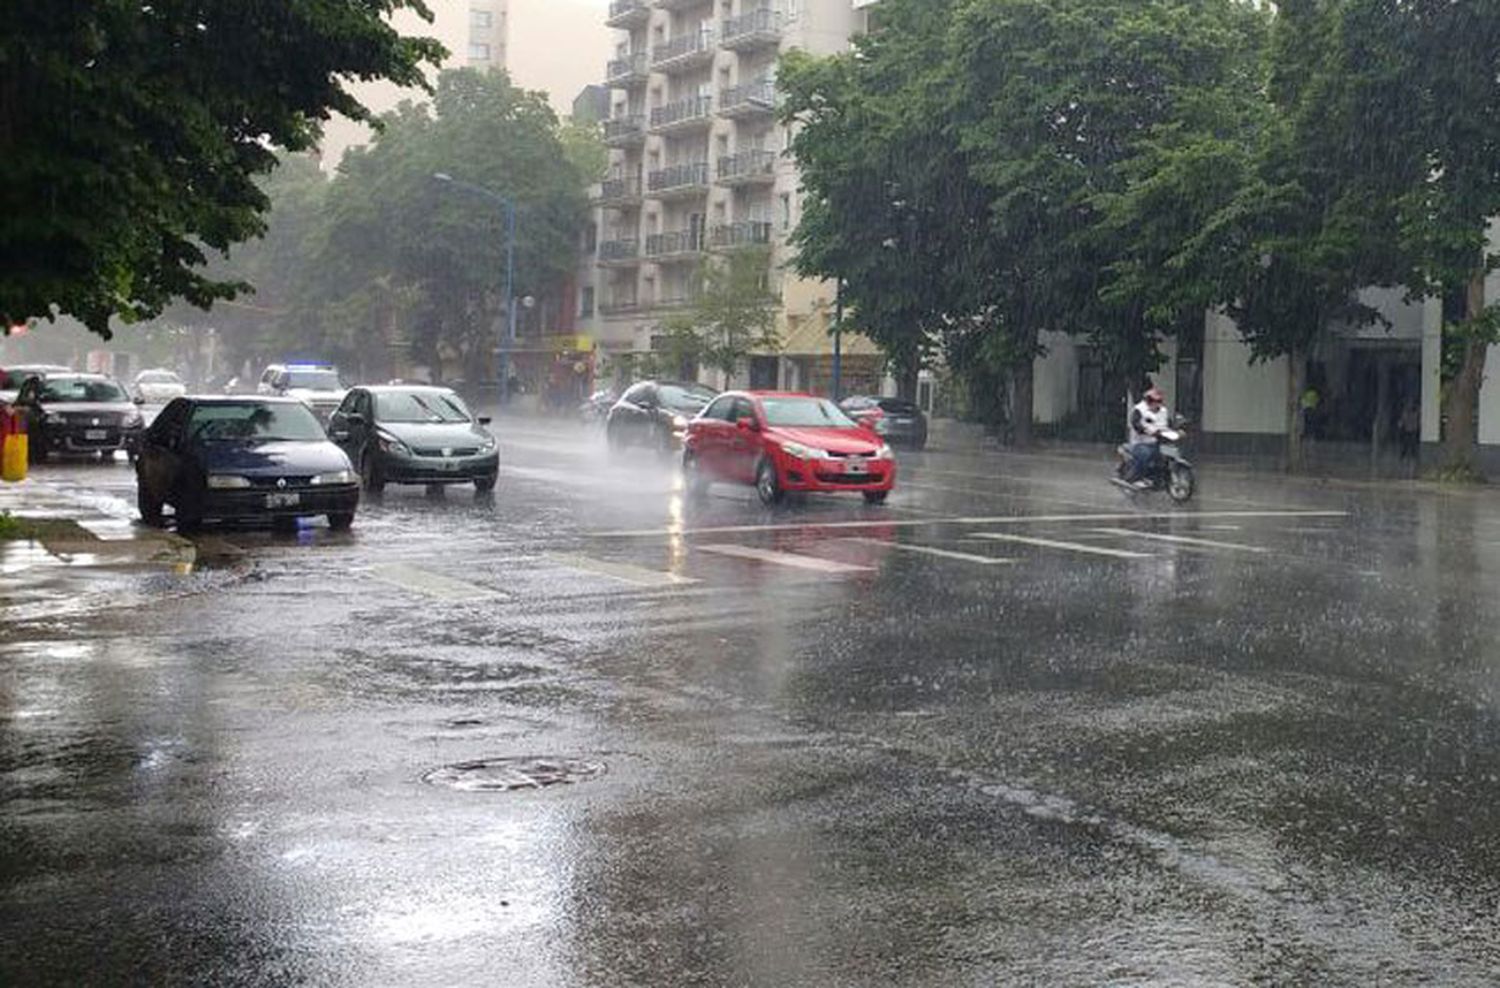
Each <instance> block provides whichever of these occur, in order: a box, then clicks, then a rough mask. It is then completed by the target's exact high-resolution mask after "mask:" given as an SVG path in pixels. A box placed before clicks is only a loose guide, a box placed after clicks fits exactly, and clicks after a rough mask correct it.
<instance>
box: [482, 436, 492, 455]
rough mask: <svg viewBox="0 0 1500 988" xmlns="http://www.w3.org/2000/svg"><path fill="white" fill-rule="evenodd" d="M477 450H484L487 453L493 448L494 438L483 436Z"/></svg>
mask: <svg viewBox="0 0 1500 988" xmlns="http://www.w3.org/2000/svg"><path fill="white" fill-rule="evenodd" d="M479 448H480V449H482V450H484V451H485V452H486V453H488V452H489V451H490V450H492V449H494V448H495V437H494V436H485V437H484V440H483V441H482V442H480V444H479Z"/></svg>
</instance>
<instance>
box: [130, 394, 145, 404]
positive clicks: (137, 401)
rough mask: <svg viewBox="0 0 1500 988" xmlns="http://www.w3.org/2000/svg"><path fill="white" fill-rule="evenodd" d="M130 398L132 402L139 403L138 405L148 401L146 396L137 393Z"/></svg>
mask: <svg viewBox="0 0 1500 988" xmlns="http://www.w3.org/2000/svg"><path fill="white" fill-rule="evenodd" d="M130 400H131V401H132V402H134V403H135V404H137V405H144V404H145V403H146V399H145V398H144V397H142V396H141V395H136V396H135V397H134V398H132V399H130Z"/></svg>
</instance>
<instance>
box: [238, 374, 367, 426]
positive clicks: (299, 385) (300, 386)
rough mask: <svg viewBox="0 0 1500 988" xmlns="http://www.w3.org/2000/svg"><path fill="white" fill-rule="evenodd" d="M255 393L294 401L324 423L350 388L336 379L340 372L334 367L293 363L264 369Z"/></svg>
mask: <svg viewBox="0 0 1500 988" xmlns="http://www.w3.org/2000/svg"><path fill="white" fill-rule="evenodd" d="M255 390H256V393H257V394H262V395H275V396H278V397H285V398H296V399H298V400H299V401H301V402H302V403H303V404H304V405H306V406H307V407H308V408H311V409H312V410H313V413H314V414H315V415H317V416H318V419H319V421H322V422H325V423H326V422H327V421H328V416H330V415H332V414H333V411H334V409H336V408H338V407H339V405H340V404H341V403H342V402H343V400H344V395H345V394H346V393H347V392H348V390H349V389H348V388H346V387H344V384H343V382H342V381H341V380H339V369H338V368H337V367H335V366H334V365H333V364H316V363H292V364H272V365H271V366H269V367H267V368H266V369H265V372H264V373H262V374H261V375H260V383H259V384H258V385H257V386H256V388H255Z"/></svg>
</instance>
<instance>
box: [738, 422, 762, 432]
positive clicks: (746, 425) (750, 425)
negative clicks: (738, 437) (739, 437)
mask: <svg viewBox="0 0 1500 988" xmlns="http://www.w3.org/2000/svg"><path fill="white" fill-rule="evenodd" d="M735 427H736V428H738V429H739V430H740V431H741V432H759V431H760V423H759V422H757V421H755V419H740V420H738V421H737V422H735Z"/></svg>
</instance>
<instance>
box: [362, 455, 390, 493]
mask: <svg viewBox="0 0 1500 988" xmlns="http://www.w3.org/2000/svg"><path fill="white" fill-rule="evenodd" d="M359 467H360V470H359V478H360V482H361V483H363V484H364V488H365V493H367V494H380V493H382V492H384V491H385V474H384V473H382V472H381V469H380V457H378V456H376V455H375V454H374V453H372V452H370V451H369V450H368V449H367V450H365V455H364V456H362V457H360V461H359Z"/></svg>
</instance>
